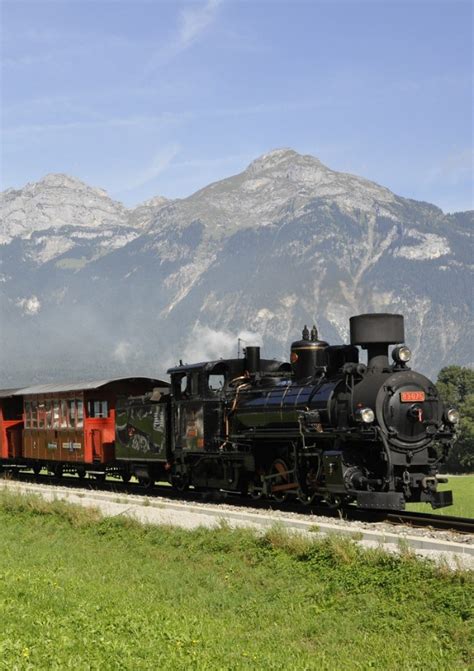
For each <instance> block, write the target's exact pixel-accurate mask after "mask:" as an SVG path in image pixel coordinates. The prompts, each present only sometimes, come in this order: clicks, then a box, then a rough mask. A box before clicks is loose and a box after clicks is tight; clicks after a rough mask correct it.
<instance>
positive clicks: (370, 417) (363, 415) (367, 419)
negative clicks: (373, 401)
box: [355, 408, 375, 424]
mask: <svg viewBox="0 0 474 671" xmlns="http://www.w3.org/2000/svg"><path fill="white" fill-rule="evenodd" d="M355 416H356V419H357V421H358V422H364V424H371V423H372V422H373V421H374V420H375V413H374V411H373V410H372V408H357V410H356V412H355Z"/></svg>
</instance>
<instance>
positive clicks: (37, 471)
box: [31, 464, 42, 475]
mask: <svg viewBox="0 0 474 671" xmlns="http://www.w3.org/2000/svg"><path fill="white" fill-rule="evenodd" d="M41 469H42V466H41V464H35V465H34V466H33V467H32V469H31V470H32V471H33V473H34V474H35V475H39V474H40V473H41Z"/></svg>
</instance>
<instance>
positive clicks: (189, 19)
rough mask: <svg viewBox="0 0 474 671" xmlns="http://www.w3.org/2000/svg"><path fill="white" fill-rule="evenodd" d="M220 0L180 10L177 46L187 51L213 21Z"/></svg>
mask: <svg viewBox="0 0 474 671" xmlns="http://www.w3.org/2000/svg"><path fill="white" fill-rule="evenodd" d="M220 4H221V0H208V1H207V2H206V4H205V5H204V6H201V7H193V8H189V7H188V8H186V9H183V10H181V14H180V28H179V35H178V46H179V48H180V49H187V47H189V46H190V45H191V44H192V43H193V42H195V41H196V39H197V38H198V37H199V36H200V35H201V33H203V32H204V31H205V30H206V28H208V27H209V26H210V25H211V24H212V23H213V21H214V19H215V16H216V12H217V8H218V7H219V5H220Z"/></svg>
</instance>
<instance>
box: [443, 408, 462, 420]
mask: <svg viewBox="0 0 474 671" xmlns="http://www.w3.org/2000/svg"><path fill="white" fill-rule="evenodd" d="M446 419H447V420H448V422H449V423H450V424H459V420H460V416H459V412H458V411H457V410H456V409H455V408H450V409H449V410H448V411H447V412H446Z"/></svg>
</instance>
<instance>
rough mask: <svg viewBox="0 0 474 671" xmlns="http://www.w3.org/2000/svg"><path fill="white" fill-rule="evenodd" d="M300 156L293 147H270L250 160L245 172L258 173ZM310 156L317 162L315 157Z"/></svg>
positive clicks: (295, 159) (296, 159)
mask: <svg viewBox="0 0 474 671" xmlns="http://www.w3.org/2000/svg"><path fill="white" fill-rule="evenodd" d="M301 158H303V156H302V155H301V154H298V152H296V151H295V150H294V149H289V148H286V147H284V148H282V149H272V150H271V151H269V152H267V153H266V154H263V155H262V156H259V157H258V158H257V159H255V161H252V163H250V165H249V166H248V167H247V169H246V171H245V172H246V173H248V174H251V175H258V174H261V173H263V172H266V171H267V170H272V169H274V168H276V167H281V166H282V164H288V163H291V162H295V161H298V160H299V159H301ZM311 158H312V159H313V160H314V161H317V162H318V163H319V161H318V159H317V158H313V157H311Z"/></svg>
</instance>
